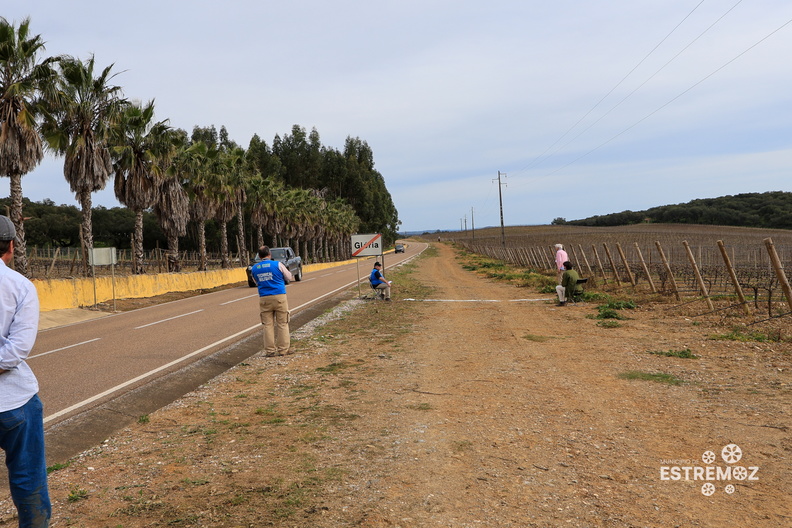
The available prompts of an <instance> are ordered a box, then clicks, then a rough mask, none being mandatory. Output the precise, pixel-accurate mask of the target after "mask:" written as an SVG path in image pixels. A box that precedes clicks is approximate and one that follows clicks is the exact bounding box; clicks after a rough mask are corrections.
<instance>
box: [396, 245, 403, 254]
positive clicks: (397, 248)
mask: <svg viewBox="0 0 792 528" xmlns="http://www.w3.org/2000/svg"><path fill="white" fill-rule="evenodd" d="M394 253H404V244H396V250H395V251H394Z"/></svg>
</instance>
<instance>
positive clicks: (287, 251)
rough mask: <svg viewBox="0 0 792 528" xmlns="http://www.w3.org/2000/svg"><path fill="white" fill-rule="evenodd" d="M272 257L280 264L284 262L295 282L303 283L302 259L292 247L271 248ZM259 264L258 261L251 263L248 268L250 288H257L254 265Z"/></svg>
mask: <svg viewBox="0 0 792 528" xmlns="http://www.w3.org/2000/svg"><path fill="white" fill-rule="evenodd" d="M270 255H271V256H272V260H277V261H278V262H283V264H284V266H286V269H288V270H289V271H290V272H291V274H292V276H293V277H294V280H296V281H301V280H302V258H300V256H299V255H295V254H294V250H293V249H292V248H290V247H276V248H270ZM256 262H258V259H256V260H255V261H254V262H251V263H250V265H249V266H248V267H247V270H246V271H247V280H248V286H250V287H251V288H255V287H256V281H254V280H253V272H252V270H253V264H255V263H256Z"/></svg>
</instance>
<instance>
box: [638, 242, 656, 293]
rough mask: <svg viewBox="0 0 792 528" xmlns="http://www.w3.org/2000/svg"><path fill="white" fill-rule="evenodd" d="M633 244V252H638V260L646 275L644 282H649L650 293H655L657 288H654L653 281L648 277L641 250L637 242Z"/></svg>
mask: <svg viewBox="0 0 792 528" xmlns="http://www.w3.org/2000/svg"><path fill="white" fill-rule="evenodd" d="M634 244H635V251H637V252H638V260H640V261H641V266H643V270H644V273H646V280H648V281H649V287H650V288H651V289H652V293H657V288H655V285H654V281H653V280H652V276H651V275H649V266H647V265H646V262H645V261H644V258H643V253H641V248H640V246H638V242H634Z"/></svg>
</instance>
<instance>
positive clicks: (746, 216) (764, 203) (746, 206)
mask: <svg viewBox="0 0 792 528" xmlns="http://www.w3.org/2000/svg"><path fill="white" fill-rule="evenodd" d="M645 222H654V223H660V224H705V225H723V226H740V227H760V228H765V229H792V193H788V192H781V191H774V192H766V193H746V194H735V195H734V196H721V197H720V198H704V199H700V200H693V201H690V202H687V203H683V204H676V205H663V206H659V207H653V208H651V209H647V210H645V211H622V212H621V213H612V214H607V215H597V216H592V217H589V218H584V219H582V220H571V221H567V220H565V219H563V218H556V219H555V220H553V224H562V225H578V226H597V227H600V226H621V225H630V224H640V223H645Z"/></svg>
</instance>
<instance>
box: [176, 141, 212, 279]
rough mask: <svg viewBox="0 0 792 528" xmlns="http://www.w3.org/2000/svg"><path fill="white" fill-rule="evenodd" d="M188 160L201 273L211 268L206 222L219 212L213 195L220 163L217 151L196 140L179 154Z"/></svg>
mask: <svg viewBox="0 0 792 528" xmlns="http://www.w3.org/2000/svg"><path fill="white" fill-rule="evenodd" d="M179 156H180V157H184V158H185V164H186V165H187V168H186V170H185V180H184V186H185V188H186V190H187V195H188V197H189V200H190V203H189V209H190V218H191V219H192V220H193V221H194V222H195V223H196V224H197V226H198V250H199V255H200V256H199V261H198V271H206V270H207V268H208V263H207V260H208V259H207V255H206V222H207V221H209V220H210V219H211V218H213V217H214V215H215V212H216V211H217V205H216V202H215V200H214V198H213V196H212V192H211V182H210V180H211V176H210V174H211V173H212V171H213V170H215V166H216V164H217V158H218V150H217V149H216V148H214V147H208V146H207V145H206V143H204V142H203V141H195V142H193V143H192V145H190V146H189V147H188V148H187V149H186V150H185V151H184V152H183V153H181V154H180V155H179Z"/></svg>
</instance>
